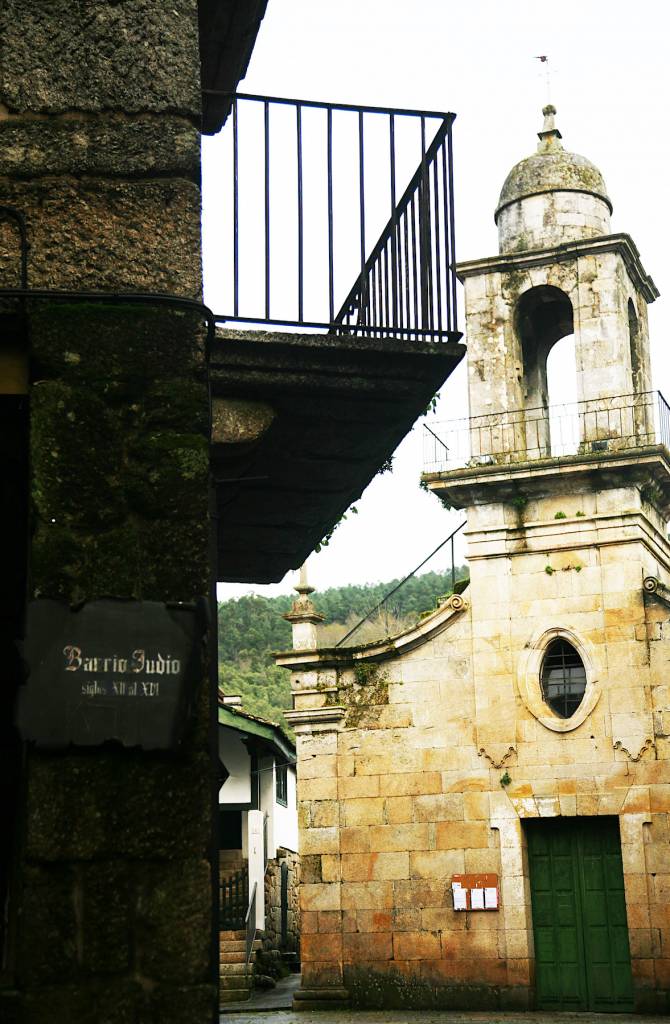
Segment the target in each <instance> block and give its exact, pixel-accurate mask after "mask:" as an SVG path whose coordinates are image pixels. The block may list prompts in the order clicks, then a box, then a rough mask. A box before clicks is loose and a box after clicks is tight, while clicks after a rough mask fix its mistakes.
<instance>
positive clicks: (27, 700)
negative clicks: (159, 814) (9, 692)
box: [17, 600, 204, 750]
mask: <svg viewBox="0 0 670 1024" xmlns="http://www.w3.org/2000/svg"><path fill="white" fill-rule="evenodd" d="M203 632H204V623H203V617H202V616H199V615H197V614H196V609H195V606H194V605H165V604H160V603H159V602H156V601H120V600H119V601H115V600H103V601H92V602H91V603H89V604H85V605H83V606H82V607H81V608H79V609H77V610H73V609H71V608H70V607H69V606H68V605H65V604H62V603H61V602H59V601H50V600H37V601H33V602H31V604H30V605H29V607H28V615H27V624H26V639H25V648H24V657H25V660H26V662H27V667H28V681H27V683H26V685H25V686H24V687H23V688H22V690H21V692H20V695H19V703H18V717H17V724H18V727H19V730H20V732H21V734H22V736H23V738H24V739H26V740H32V741H34V742H35V743H36V744H37V745H38V746H41V747H52V748H59V747H66V746H69V744H71V743H74V744H77V745H81V746H97V745H99V744H101V743H104V742H106V741H107V740H117V741H118V742H120V743H122V744H123V745H124V746H127V747H135V746H139V747H143V748H144V749H147V750H151V749H155V750H166V749H171V748H174V747H176V746H177V744H178V743H179V740H180V738H181V734H182V731H183V727H184V723H185V719H186V715H187V711H188V705H189V702H190V698H191V695H192V693H193V689H194V686H195V685H196V684H197V681H198V677H199V664H200V656H199V649H200V638H201V636H202V634H203Z"/></svg>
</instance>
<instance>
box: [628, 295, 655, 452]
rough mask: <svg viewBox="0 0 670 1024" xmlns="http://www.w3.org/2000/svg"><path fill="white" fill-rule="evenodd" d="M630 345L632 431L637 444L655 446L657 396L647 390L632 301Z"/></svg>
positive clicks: (630, 310) (629, 313)
mask: <svg viewBox="0 0 670 1024" xmlns="http://www.w3.org/2000/svg"><path fill="white" fill-rule="evenodd" d="M628 345H629V349H630V376H631V382H632V385H633V387H632V395H631V397H630V404H631V406H632V409H633V422H632V429H633V432H634V442H635V443H636V444H655V442H656V436H655V430H654V405H655V396H654V395H653V394H651V393H650V392H649V391H648V390H647V386H646V374H645V360H644V349H643V341H642V332H641V330H640V321H639V320H638V316H637V312H636V310H635V304H634V303H633V300H632V299H629V300H628Z"/></svg>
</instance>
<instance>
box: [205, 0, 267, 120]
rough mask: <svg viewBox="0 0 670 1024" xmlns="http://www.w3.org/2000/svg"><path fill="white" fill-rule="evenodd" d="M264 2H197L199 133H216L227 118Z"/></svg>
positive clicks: (263, 9) (240, 0)
mask: <svg viewBox="0 0 670 1024" xmlns="http://www.w3.org/2000/svg"><path fill="white" fill-rule="evenodd" d="M266 6H267V0H198V19H199V29H200V66H201V81H202V94H203V95H202V130H203V133H204V134H205V135H213V134H214V133H215V132H218V130H219V129H220V127H221V125H222V124H223V122H224V121H225V119H226V118H227V116H228V114H229V112H230V107H231V97H230V96H224V95H212V91H215V92H219V93H227V92H234V91H235V89H236V88H237V85H238V83H239V81H240V79H241V78H244V76H245V74H246V72H247V65H248V64H249V59H250V57H251V51H252V50H253V48H254V43H255V42H256V36H257V35H258V29H259V28H260V23H261V21H262V19H263V15H264V14H265V8H266Z"/></svg>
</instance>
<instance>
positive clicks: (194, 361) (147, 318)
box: [30, 300, 207, 410]
mask: <svg viewBox="0 0 670 1024" xmlns="http://www.w3.org/2000/svg"><path fill="white" fill-rule="evenodd" d="M30 326H31V335H32V338H33V360H34V363H35V373H36V376H37V377H67V379H68V380H69V381H78V380H85V381H87V382H88V383H89V385H91V384H93V383H96V386H98V385H99V386H102V385H104V384H105V383H107V382H109V381H125V382H128V383H133V382H135V384H136V385H137V383H138V382H139V383H141V384H142V386H143V387H148V388H151V387H155V386H156V383H157V382H161V381H163V382H164V381H168V380H171V379H172V380H173V381H176V383H175V386H174V388H173V392H176V391H178V390H180V389H181V387H182V386H183V384H184V379H185V378H188V377H192V375H193V373H194V371H196V370H197V369H198V368H200V369H202V367H203V363H204V347H203V346H204V329H203V324H202V317H201V316H200V315H199V314H198V313H196V312H193V313H191V312H188V311H185V310H180V309H176V308H172V307H169V306H165V305H159V304H158V303H157V304H156V305H151V304H145V303H127V304H124V303H110V304H109V305H106V304H103V303H99V302H67V301H63V302H60V301H44V300H42V301H40V300H32V301H31V303H30ZM166 397H167V398H168V400H169V398H170V395H169V393H168V394H167V395H166ZM172 398H173V399H174V393H173V395H172ZM202 403H203V408H204V409H205V410H207V393H206V391H205V390H204V388H203V392H202Z"/></svg>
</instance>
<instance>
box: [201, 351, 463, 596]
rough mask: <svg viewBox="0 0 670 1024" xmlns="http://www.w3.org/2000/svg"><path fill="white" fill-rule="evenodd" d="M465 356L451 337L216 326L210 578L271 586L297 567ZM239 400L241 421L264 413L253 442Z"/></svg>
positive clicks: (213, 380)
mask: <svg viewBox="0 0 670 1024" xmlns="http://www.w3.org/2000/svg"><path fill="white" fill-rule="evenodd" d="M464 354H465V346H464V345H461V344H458V343H457V342H456V341H453V342H447V343H440V344H426V343H423V342H416V341H403V340H398V339H394V338H385V339H380V338H338V337H335V336H333V335H324V334H320V335H307V334H278V333H269V332H255V331H247V332H243V331H220V332H218V333H217V340H216V341H215V343H214V346H213V349H212V353H211V359H210V367H211V382H212V397H213V401H214V404H215V407H218V408H219V409H221V408H224V409H225V408H226V407H227V405H229V406H230V407H231V408H232V410H233V415H232V417H231V416H228V430H227V432H226V431H224V432H223V434H221V433H220V434H219V436H218V437H217V434H216V432H215V437H214V441H213V443H212V468H213V473H214V477H215V480H216V481H217V484H216V499H217V511H218V516H219V520H218V579H219V580H220V581H231V582H244V583H272V582H276V581H278V580H280V579H282V577H283V576H284V575H285V574H286V572H287V571H288V570H290V569H295V568H298V567H299V566H300V565H301V564H302V562H303V561H304V560H305V558H306V557H307V556H308V555H309V554H310V552H311V551H312V550H313V549H314V547H315V545H316V544H318V543H319V541H320V540H321V539H322V538H323V537H324V536H325V534H327V533H328V531H329V530H330V529H332V527H333V526H334V525H335V524H336V523H337V521H338V520H339V518H340V517H341V515H342V514H343V513H344V512H345V511H346V510H347V509H348V507H349V506H350V505H351V504H352V502H354V501H355V500H356V499H357V498H359V497H360V495H361V493H362V491H363V490H364V489H365V487H366V486H367V484H368V483H369V482H370V480H371V479H372V478H373V476H374V475H375V474H376V473H377V471H378V469H379V467H380V466H381V465H382V463H384V462H385V461H386V460H387V459H388V458H389V457H390V456H391V455H392V454H393V452H394V450H395V448H396V447H397V445H398V444H399V442H400V441H401V440H402V438H403V437H404V436H405V434H406V433H407V432H408V431H409V429H410V428H411V426H412V424H413V423H414V421H415V420H416V418H417V417H418V416H419V415H420V414H421V413H422V411H423V410H424V409H425V408H426V406H427V405H428V403H429V401H430V399H431V397H432V396H433V394H434V393H435V392H436V391H437V390H438V389H439V387H440V386H441V385H442V383H443V382H444V381H445V380H446V378H447V377H448V376H449V375H450V374H451V372H452V370H453V369H454V368H455V366H456V365H457V364H458V363H459V362H460V360H461V359H462V358H463V356H464ZM247 402H248V403H249V410H248V414H249V420H250V422H252V421H254V409H260V410H261V413H262V414H261V415H260V416H258V417H256V422H257V424H260V426H258V428H257V430H258V433H257V436H256V437H253V436H250V435H253V433H254V431H253V430H250V431H246V432H245V430H244V424H243V423H242V422H241V421H242V420H243V419H244V404H245V403H247ZM235 410H239V413H240V424H239V426H240V430H239V434H238V436H237V437H235V436H234V435H235V431H234V430H232V431H231V429H230V424H231V419H232V420H233V421H234V420H235V415H236V412H235ZM215 418H216V417H215ZM268 422H269V425H267V423H268ZM263 424H265V426H264V429H263Z"/></svg>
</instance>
